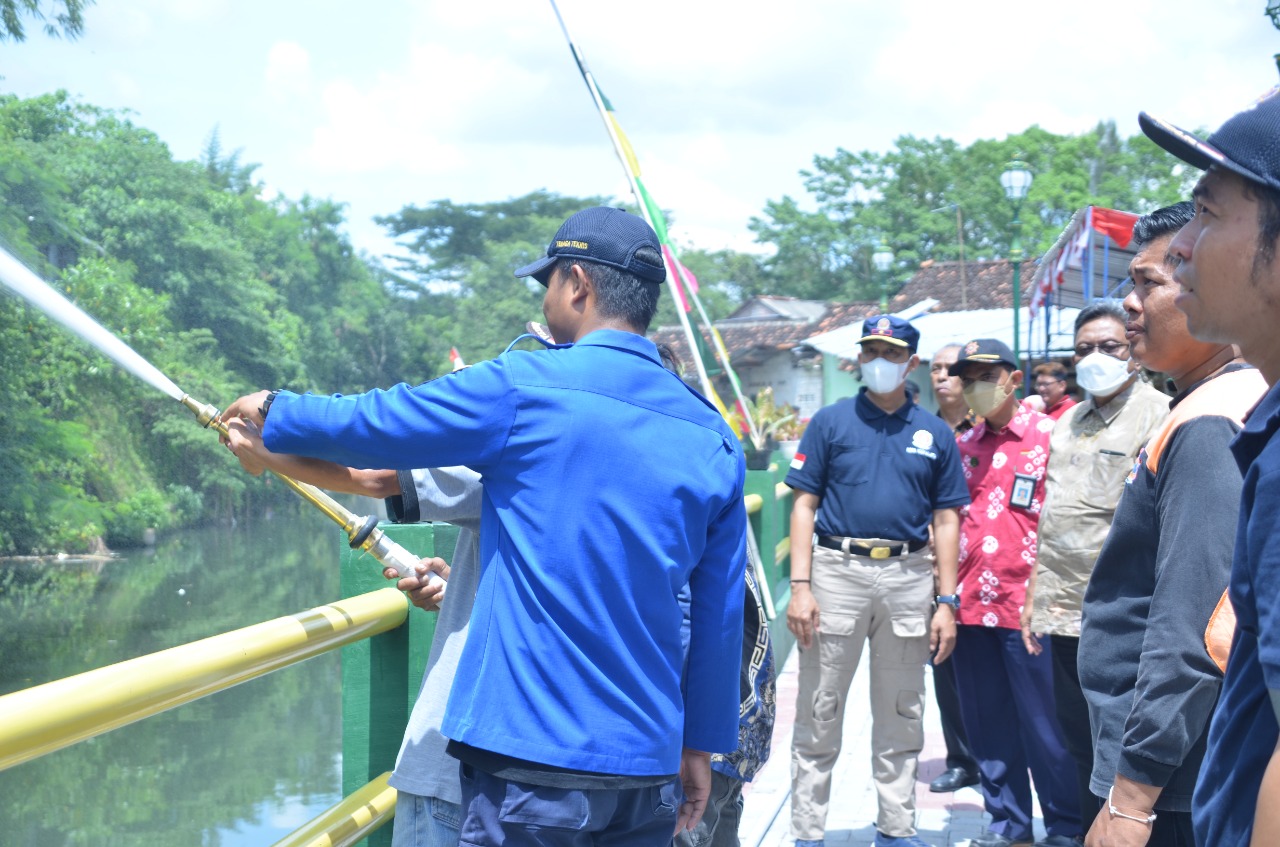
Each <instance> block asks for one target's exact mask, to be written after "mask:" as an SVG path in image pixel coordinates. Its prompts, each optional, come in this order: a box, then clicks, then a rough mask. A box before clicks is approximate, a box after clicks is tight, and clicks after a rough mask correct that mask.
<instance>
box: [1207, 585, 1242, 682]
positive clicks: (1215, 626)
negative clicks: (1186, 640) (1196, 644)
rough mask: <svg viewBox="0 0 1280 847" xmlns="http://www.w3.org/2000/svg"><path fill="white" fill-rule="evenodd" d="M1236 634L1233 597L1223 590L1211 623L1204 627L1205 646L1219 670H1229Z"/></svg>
mask: <svg viewBox="0 0 1280 847" xmlns="http://www.w3.org/2000/svg"><path fill="white" fill-rule="evenodd" d="M1235 635H1236V610H1235V609H1234V608H1232V606H1231V598H1230V597H1228V596H1227V592H1226V591H1224V592H1222V599H1221V600H1219V601H1218V605H1217V607H1216V608H1215V609H1214V610H1213V614H1212V615H1210V616H1209V625H1208V626H1206V627H1205V629H1204V646H1205V649H1207V650H1208V651H1209V658H1210V659H1213V663H1214V664H1215V665H1217V666H1218V670H1220V671H1222V672H1223V673H1226V672H1227V657H1228V656H1230V655H1231V639H1233V638H1235Z"/></svg>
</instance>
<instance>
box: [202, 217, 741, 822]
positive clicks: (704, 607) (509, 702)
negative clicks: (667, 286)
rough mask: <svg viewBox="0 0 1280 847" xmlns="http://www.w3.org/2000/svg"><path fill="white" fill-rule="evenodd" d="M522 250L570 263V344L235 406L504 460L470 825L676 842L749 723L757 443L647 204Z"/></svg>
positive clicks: (487, 594) (490, 564) (463, 666)
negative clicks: (685, 611) (378, 385)
mask: <svg viewBox="0 0 1280 847" xmlns="http://www.w3.org/2000/svg"><path fill="white" fill-rule="evenodd" d="M516 274H517V276H521V277H529V276H532V277H534V278H535V279H536V280H538V282H540V283H542V284H543V285H545V286H546V287H547V293H546V297H545V298H544V302H543V313H544V315H545V317H546V319H547V326H548V328H549V329H550V331H551V334H552V336H553V337H554V338H555V340H556V341H557V342H560V343H558V344H555V345H553V346H551V347H550V348H549V349H547V350H541V351H537V352H521V351H513V352H508V353H505V354H503V355H502V356H499V357H498V358H497V359H494V360H491V361H488V362H482V363H480V364H478V365H473V366H472V367H470V368H467V369H465V370H461V371H457V372H455V373H452V374H448V375H446V376H443V377H441V378H439V379H436V380H433V381H431V382H428V383H424V384H423V385H419V386H415V387H410V386H408V385H399V386H396V387H394V388H391V389H389V390H387V391H370V392H368V393H365V394H361V395H356V396H348V397H343V396H333V397H318V396H313V395H298V394H294V393H292V392H288V391H276V392H270V393H268V392H259V393H257V394H253V395H249V396H247V397H242V398H240V399H239V400H237V401H236V402H235V403H233V404H232V405H231V406H229V407H228V408H227V411H226V413H225V416H226V417H228V418H230V417H235V416H242V417H245V418H247V419H249V420H251V421H253V422H254V423H256V424H257V425H258V426H259V428H260V429H261V430H262V436H263V441H264V443H265V445H266V447H267V448H268V449H270V450H271V451H273V452H276V453H292V454H298V455H304V456H314V457H317V458H322V459H328V460H330V461H334V462H339V463H341V464H343V465H348V466H352V467H358V468H391V469H411V468H416V467H433V466H442V465H465V466H467V467H470V468H472V469H473V470H475V471H477V472H478V473H480V474H481V476H482V478H483V482H484V494H483V497H482V503H481V522H480V563H481V574H480V584H479V588H478V591H477V595H476V601H475V607H474V609H473V611H472V616H471V624H470V628H469V632H468V636H467V642H466V645H465V647H464V648H463V651H462V655H461V657H460V659H459V663H458V669H457V674H456V677H455V681H454V685H453V689H452V691H451V693H450V696H449V702H448V706H447V707H446V711H445V717H444V721H443V725H442V727H441V731H442V732H443V734H444V735H445V736H446V737H448V738H449V739H451V741H450V744H449V748H448V750H449V753H450V754H451V755H453V756H454V757H455V758H457V759H459V760H460V761H461V762H462V766H461V769H460V772H461V782H462V807H463V816H464V817H463V821H462V827H461V840H462V841H463V842H465V843H469V844H476V845H497V844H501V843H504V841H508V840H510V841H522V842H523V841H528V840H531V839H536V840H537V842H538V843H540V844H565V845H568V844H571V843H572V844H576V843H580V841H581V838H582V835H581V833H584V832H585V833H589V834H590V835H591V836H592V837H594V838H599V839H604V838H613V839H615V840H617V841H618V842H619V843H623V842H625V843H636V844H654V845H658V844H669V843H670V841H671V838H672V834H673V832H675V831H677V830H679V829H687V828H690V827H692V826H694V825H695V824H696V823H697V822H698V820H699V819H700V817H701V815H702V810H703V808H704V806H705V804H706V801H707V795H708V792H709V788H710V781H711V775H710V755H711V753H717V752H723V753H728V752H731V751H733V750H734V749H735V748H736V747H737V744H738V705H739V690H738V686H739V669H740V665H741V640H742V629H743V617H742V615H743V590H744V584H745V582H744V579H743V573H742V571H743V566H744V563H745V561H746V550H745V539H746V535H745V533H746V511H745V508H744V506H743V502H742V484H743V479H744V477H745V468H744V465H743V460H742V450H741V448H740V446H739V444H738V439H737V437H736V436H735V435H734V434H733V432H732V431H731V430H730V429H729V427H728V426H727V424H726V423H725V421H724V419H723V418H722V417H721V416H720V414H719V413H718V412H717V411H716V410H715V408H714V407H713V406H711V404H710V403H708V402H707V401H706V400H705V399H704V398H703V397H701V396H700V395H698V394H697V393H696V392H695V391H693V390H691V389H689V388H688V387H687V386H686V385H685V384H684V383H683V382H682V381H681V380H680V378H679V377H678V376H676V375H675V374H673V373H671V372H669V371H667V370H666V369H665V368H664V367H663V366H662V363H661V361H660V359H659V356H658V351H657V349H656V348H655V347H654V345H653V344H652V342H650V341H648V340H647V339H645V338H644V337H643V335H642V334H641V333H643V332H644V331H645V330H646V329H647V328H648V325H649V322H650V321H651V320H652V317H653V313H654V311H655V310H656V309H657V303H658V295H659V293H660V284H661V283H662V282H663V280H664V279H665V276H666V273H665V270H664V268H663V261H662V255H661V252H660V246H659V244H658V240H657V237H656V236H655V235H654V232H653V230H652V229H651V228H650V227H649V226H648V225H647V224H646V223H645V222H644V221H642V220H641V219H639V218H637V217H635V216H634V215H630V214H627V213H626V212H624V211H622V210H619V209H609V208H605V207H597V208H593V209H587V210H584V211H582V212H579V213H577V214H576V215H574V216H572V217H571V218H569V220H567V221H566V222H565V223H564V224H563V225H562V226H561V228H560V230H559V232H557V233H556V236H555V238H554V239H553V240H552V242H551V244H550V246H549V247H548V248H547V255H546V257H545V258H543V259H540V260H538V261H536V262H534V263H533V264H531V265H528V266H527V267H524V268H521V269H520V270H518V271H517V272H516ZM686 584H688V586H689V589H690V594H691V607H690V634H689V647H688V654H687V658H686V655H685V653H684V651H683V650H682V649H681V632H680V630H681V620H682V613H681V607H680V603H679V600H678V594H679V592H680V590H681V588H682V587H683V586H685V585H686ZM682 785H683V789H684V796H683V797H682V796H681V788H682ZM682 800H683V802H682Z"/></svg>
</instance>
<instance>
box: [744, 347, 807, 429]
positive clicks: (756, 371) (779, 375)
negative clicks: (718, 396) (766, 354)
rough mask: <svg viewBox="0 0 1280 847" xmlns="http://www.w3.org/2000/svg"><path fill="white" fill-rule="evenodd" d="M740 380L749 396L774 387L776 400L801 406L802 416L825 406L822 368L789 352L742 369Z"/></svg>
mask: <svg viewBox="0 0 1280 847" xmlns="http://www.w3.org/2000/svg"><path fill="white" fill-rule="evenodd" d="M738 380H739V381H740V382H741V383H742V390H743V392H744V393H745V394H746V395H747V396H748V397H755V396H756V394H758V393H759V392H760V391H761V390H762V389H764V388H768V387H769V386H773V399H774V402H776V403H788V404H790V405H792V406H795V407H797V408H798V409H799V410H800V417H801V418H802V419H804V418H810V417H813V413H814V412H816V411H818V410H819V409H821V408H822V406H823V402H822V396H823V378H822V371H821V370H820V369H818V368H815V367H812V366H807V365H804V364H802V363H797V362H796V359H795V357H794V356H792V355H791V354H790V353H789V352H784V353H778V354H775V355H773V356H771V357H770V358H768V359H766V360H765V362H764V363H763V364H761V365H758V366H756V367H750V368H745V367H744V368H739V369H738Z"/></svg>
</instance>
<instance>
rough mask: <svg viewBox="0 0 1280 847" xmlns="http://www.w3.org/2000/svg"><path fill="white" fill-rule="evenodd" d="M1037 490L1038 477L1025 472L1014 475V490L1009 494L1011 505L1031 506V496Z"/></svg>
mask: <svg viewBox="0 0 1280 847" xmlns="http://www.w3.org/2000/svg"><path fill="white" fill-rule="evenodd" d="M1035 491H1036V478H1035V477H1034V476H1026V475H1024V474H1020V473H1019V474H1014V475H1013V491H1012V492H1011V493H1010V494H1009V505H1010V506H1017V507H1018V508H1019V509H1030V508H1031V497H1032V495H1033V494H1035Z"/></svg>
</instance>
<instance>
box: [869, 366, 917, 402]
mask: <svg viewBox="0 0 1280 847" xmlns="http://www.w3.org/2000/svg"><path fill="white" fill-rule="evenodd" d="M909 364H911V362H910V360H908V361H906V362H902V363H900V364H894V363H893V362H890V361H889V360H888V359H872V360H871V361H870V362H863V363H862V381H863V382H864V383H865V384H866V386H867V388H868V389H870V390H871V391H874V392H875V393H876V394H888V393H889V392H890V391H893V390H894V389H896V388H897V387H898V386H899V385H902V383H904V382H906V380H907V365H909Z"/></svg>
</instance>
